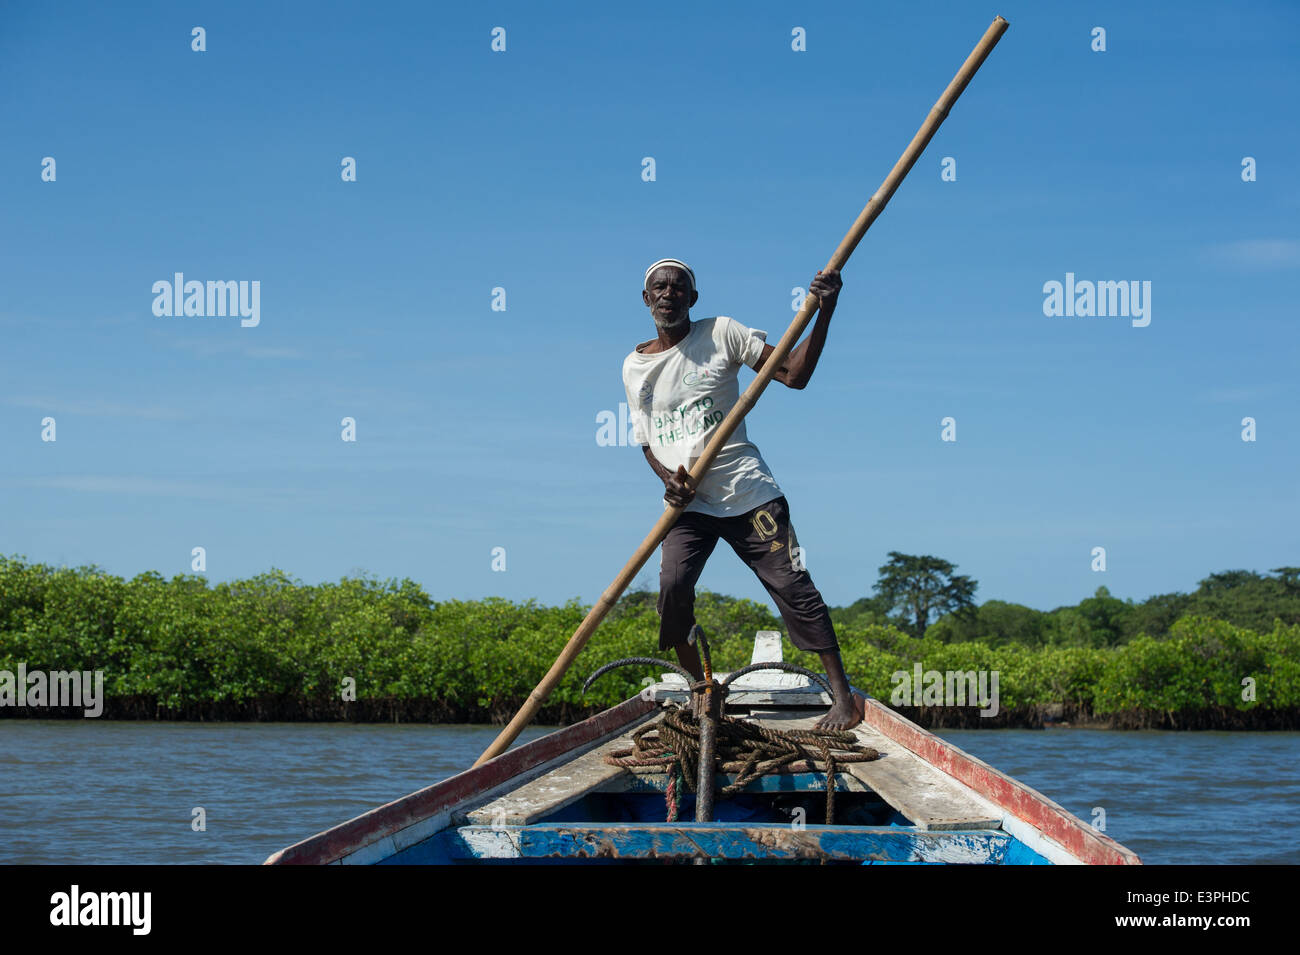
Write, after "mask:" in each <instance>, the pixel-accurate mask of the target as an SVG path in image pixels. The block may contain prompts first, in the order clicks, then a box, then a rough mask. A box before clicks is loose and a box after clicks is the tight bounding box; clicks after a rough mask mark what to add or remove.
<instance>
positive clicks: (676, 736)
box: [605, 704, 880, 825]
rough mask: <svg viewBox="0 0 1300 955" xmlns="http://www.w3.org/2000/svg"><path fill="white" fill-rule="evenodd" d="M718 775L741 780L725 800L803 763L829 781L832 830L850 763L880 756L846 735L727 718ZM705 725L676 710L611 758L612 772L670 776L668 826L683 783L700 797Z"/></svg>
mask: <svg viewBox="0 0 1300 955" xmlns="http://www.w3.org/2000/svg"><path fill="white" fill-rule="evenodd" d="M716 752H717V763H716V766H717V769H719V770H721V771H722V772H724V773H735V775H736V778H735V780H734V781H732V782H731V783H728V784H727V785H726V786H724V787H723V788H722V789H721V790H720V792H721V794H722V795H724V796H729V795H731V794H733V793H736V792H739V791H740V790H742V789H744V788H745V787H746V786H747V785H748V784H749V783H751V782H753V781H754V780H755V779H757V778H758V777H760V776H764V775H766V774H768V773H774V772H777V771H779V770H780V769H782V768H783V767H785V766H789V765H790V764H791V763H794V762H796V761H798V760H801V759H802V760H807V761H808V765H809V767H810V768H811V769H812V770H813V771H816V772H822V773H825V775H826V824H827V825H831V824H833V822H834V819H835V774H836V772H838V771H839V766H840V765H842V764H844V763H865V762H869V761H871V760H873V759H879V758H880V753H879V752H877V751H876V750H874V749H872V748H871V747H870V746H863V745H862V744H860V743H858V742H857V736H856V735H855V734H853V733H850V732H848V731H845V730H818V729H789V730H782V729H774V728H772V727H769V726H764V725H763V724H761V723H755V722H751V721H747V720H738V719H734V718H733V717H730V716H723V717H722V718H721V719H720V720H719V721H718V732H717V750H716ZM699 758H700V724H699V721H698V720H697V719H696V718H695V717H694V715H692V713H691V711H690V710H689V709H688V708H686V707H681V706H677V705H676V704H670V707H669V709H668V710H667V712H665V713H664V715H663V718H662V719H660V720H658V721H657V722H653V723H647V724H646V725H645V726H642V727H641V728H640V729H638V730H637V731H636V732H635V733H633V734H632V748H631V749H625V750H617V751H615V752H614V753H612V754H610V755H609V756H606V757H605V762H607V763H609V764H610V765H612V766H622V767H624V768H628V769H630V768H632V767H634V766H660V767H663V771H664V772H666V773H668V785H667V787H666V789H665V793H664V799H665V803H666V804H667V807H668V822H676V821H677V817H678V809H679V803H680V792H681V783H682V782H683V781H684V782H685V784H686V787H687V789H689V790H690V791H691V792H695V789H696V780H697V779H698V778H699Z"/></svg>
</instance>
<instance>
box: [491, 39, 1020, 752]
mask: <svg viewBox="0 0 1300 955" xmlns="http://www.w3.org/2000/svg"><path fill="white" fill-rule="evenodd" d="M1008 26H1009V24H1008V23H1007V21H1006V20H1004V19H1003V18H1002V17H995V18H994V20H993V22H992V23H991V24H990V25H989V28H988V29H987V30H985V31H984V36H983V37H982V38H981V39H980V41H979V43H977V44H976V45H975V49H974V50H972V51H971V54H970V56H968V57H966V62H965V63H963V64H962V65H961V69H960V70H958V71H957V75H956V76H954V77H953V80H952V82H951V83H949V84H948V88H947V89H945V90H944V91H943V95H942V96H940V97H939V99H938V101H937V102H936V103H935V104H934V106H932V107H931V108H930V112H929V114H928V115H927V116H926V118H925V122H924V123H922V124H921V128H920V129H918V130H917V132H916V135H915V136H913V137H912V141H911V143H909V144H908V146H907V149H906V150H905V151H904V152H903V155H902V156H901V157H900V158H899V160H898V162H896V163H895V164H894V168H893V169H891V170H890V171H889V175H888V176H886V177H885V181H884V182H883V183H881V186H880V188H879V189H877V190H876V192H875V194H874V195H873V196H872V197H871V199H870V200H869V201H868V202H867V204H866V206H865V207H864V208H863V210H862V212H861V213H859V214H858V218H857V220H856V221H855V222H854V223H853V227H852V228H851V229H849V232H848V235H846V236H845V237H844V238H843V240H842V241H841V242H840V244H839V247H838V248H837V249H836V250H835V254H834V255H832V256H831V258H830V261H829V262H827V263H826V268H827V269H842V268H843V267H844V263H846V262H847V261H848V260H849V256H850V255H852V254H853V250H854V249H855V248H857V246H858V243H859V242H860V241H862V237H863V236H864V235H866V233H867V229H869V228H871V223H873V222H875V221H876V217H877V216H879V215H880V213H881V212H882V211H884V208H885V204H886V203H888V202H889V200H890V198H891V197H892V196H893V195H894V193H895V191H897V189H898V187H899V185H900V184H901V183H902V182H903V179H904V177H906V176H907V174H908V172H910V171H911V169H912V167H913V166H914V165H915V164H916V161H917V159H919V158H920V156H921V153H922V152H924V151H925V147H926V146H927V145H928V144H929V142H930V140H931V139H933V138H934V134H935V132H936V131H937V130H938V129H939V126H940V124H941V123H943V121H944V119H946V118H947V116H948V111H949V110H950V109H952V104H953V103H955V102H956V101H957V97H959V96H960V95H961V94H962V91H963V90H964V89H966V86H967V84H968V83H970V81H971V78H972V77H974V75H975V72H976V71H977V70H978V69H979V68H980V66H981V65H982V64H983V63H984V61H985V60H986V59H987V58H988V55H989V54H990V53H991V52H992V51H993V47H995V46H996V45H997V42H998V40H1000V39H1001V38H1002V34H1003V33H1005V32H1006V30H1007V27H1008ZM819 304H820V303H819V302H818V300H817V296H816V295H813V294H812V293H809V294H808V295H807V296H806V297H805V298H804V302H803V307H802V308H800V309H799V314H797V315H796V316H795V317H794V321H793V322H791V323H790V327H789V328H788V329H786V332H785V334H784V335H783V336H782V337H781V341H780V343H779V344H778V345H777V346H776V349H775V350H774V351H773V352H772V354H771V355H769V356H768V359H767V361H766V362H764V363H763V367H762V369H761V370H760V371H759V373H758V376H757V377H756V378H755V379H754V381H753V383H752V384H750V386H749V387H748V388H747V389H745V393H744V394H743V395H741V396H740V399H739V400H738V401H737V402H736V404H735V406H734V407H733V408H732V409H731V412H730V413H729V414H728V415H727V416H726V418H724V419H723V420H722V423H721V424H720V425H719V426H718V427H717V429H716V430H715V431H714V432H713V437H712V438H711V439H710V441H709V443H708V444H707V445H705V448H704V453H703V454H701V455H700V457H699V460H697V461H696V462H695V465H694V466H693V467H692V468H691V486H692V487H698V486H699V483H700V479H701V478H702V477H704V475H705V474H707V473H708V470H709V468H710V467H712V466H713V459H714V458H716V457H717V456H718V452H719V451H720V450H721V449H722V446H723V445H724V444H726V442H727V440H728V439H729V438H730V437H731V433H732V432H733V431H735V430H736V426H737V425H738V424H740V421H741V419H742V418H744V417H745V415H746V414H748V413H749V411H750V409H751V408H753V407H754V405H755V404H756V403H757V402H758V398H759V395H761V394H762V393H763V389H765V388H766V387H767V385H768V383H769V382H770V381H771V380H772V376H773V375H775V374H776V372H777V370H778V369H779V368H780V367H781V365H782V364H783V363H784V362H785V359H786V356H787V355H789V354H790V350H791V349H792V348H794V346H795V343H796V342H797V341H799V336H801V335H802V334H803V333H804V329H805V328H807V327H808V323H809V322H810V321H811V320H812V317H813V315H814V313H816V311H817V308H818V306H819ZM683 510H684V508H681V507H676V506H674V505H671V504H670V505H668V507H667V508H666V509H665V510H664V513H663V516H662V517H660V518H659V520H658V521H657V522H656V523H655V526H654V528H653V529H651V531H650V533H649V534H647V535H646V538H645V540H643V541H642V542H641V546H640V547H638V548H637V550H636V553H635V554H633V555H632V557H631V559H629V560H628V562H627V563H626V564H624V565H623V569H622V570H621V571H619V574H618V576H617V577H615V578H614V582H613V583H611V584H610V585H609V586H608V587H606V588H605V592H604V593H603V594H601V595H600V599H599V600H597V601H596V603H595V604H594V605H593V606H592V608H591V610H590V612H589V613H588V614H587V616H586V617H585V618H584V619H583V621H582V623H581V624H579V626H578V629H577V630H575V631H574V633H573V636H572V637H570V638H569V642H568V643H567V644H565V646H564V649H563V650H562V651H560V655H559V656H558V657H557V658H556V660H555V663H554V664H552V666H551V668H550V669H549V670H548V671H546V676H544V677H542V682H540V683H538V684H537V687H536V688H535V689H534V690H533V692H531V693H529V694H528V699H527V700H526V701H525V702H524V705H523V706H522V707H520V709H519V712H518V713H516V714H515V717H514V719H512V720H511V721H510V723H509V724H508V725H507V726H506V728H505V729H503V730H502V731H501V734H500V735H499V736H497V738H496V739H495V740H493V741H492V745H491V746H489V747H488V748H487V749H486V750H484V751H483V755H482V756H480V757H479V758H478V760H477V761H476V762H475V763H474V765H475V766H477V765H479V764H480V763H484V762H486V761H487V760H489V759H492V758H493V757H494V756H499V755H500V754H501V753H504V752H505V751H506V750H507V749H508V748H509V746H510V744H511V743H513V742H514V741H515V738H516V737H517V736H518V735H519V733H520V732H521V731H522V730H523V728H524V727H525V726H527V725H528V724H529V723H530V722H531V721H532V719H533V717H534V716H536V715H537V711H538V710H539V709H541V706H542V704H543V703H544V702H545V701H546V698H547V697H548V696H550V695H551V692H552V691H553V690H554V689H555V687H556V686H558V685H559V682H560V680H561V679H562V678H563V676H564V674H565V672H566V671H567V670H568V669H569V666H570V664H572V663H573V661H574V659H575V658H576V657H577V656H578V654H579V653H580V652H581V651H582V648H583V647H585V646H586V645H587V641H588V640H589V639H590V638H591V635H592V634H593V633H594V632H595V631H596V628H597V627H598V626H600V622H601V621H602V620H604V619H605V615H606V614H607V613H609V611H610V609H611V608H613V606H614V604H615V603H616V602H617V601H618V598H619V597H620V596H622V594H623V591H624V590H626V589H627V588H628V585H629V584H631V583H632V579H633V578H634V577H636V575H637V572H638V571H639V570H640V569H641V568H642V567H643V566H644V565H645V562H646V561H647V560H649V559H650V555H651V554H652V553H654V550H655V548H656V547H658V546H659V544H660V542H661V541H663V539H664V537H666V536H667V534H668V531H669V529H670V528H671V527H672V526H673V524H675V523H676V522H677V518H678V517H679V516H681V513H682V511H683Z"/></svg>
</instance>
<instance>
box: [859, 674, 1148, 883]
mask: <svg viewBox="0 0 1300 955" xmlns="http://www.w3.org/2000/svg"><path fill="white" fill-rule="evenodd" d="M857 695H859V696H862V697H863V699H864V701H865V704H864V707H863V710H864V713H863V724H862V725H866V726H869V727H871V728H872V729H874V730H876V731H877V732H880V733H882V734H883V735H885V736H886V737H888V738H889V739H891V740H893V741H894V742H896V743H898V744H899V745H900V746H902V747H904V748H905V749H907V750H908V751H909V752H911V753H912V754H913V755H915V756H916V757H917V758H918V759H920V760H922V761H923V762H925V763H928V764H929V765H931V766H933V767H934V768H935V769H936V770H938V771H939V772H941V773H943V774H944V775H946V776H948V777H950V778H952V779H955V780H957V781H958V782H960V783H962V784H964V785H966V786H968V787H970V788H971V789H972V790H974V792H975V793H976V794H977V795H979V796H981V797H983V798H984V799H987V800H988V801H989V802H991V803H993V804H994V805H995V806H997V807H998V808H999V809H1002V810H1003V811H1005V812H1007V813H1008V814H1010V815H1011V816H1013V817H1014V818H1016V819H1018V820H1020V821H1021V822H1023V823H1025V824H1026V825H1029V826H1031V827H1033V828H1034V829H1035V830H1037V831H1038V832H1040V833H1042V835H1044V836H1046V837H1047V838H1049V839H1051V840H1052V841H1054V842H1056V843H1057V844H1058V845H1060V847H1061V848H1062V849H1064V850H1065V852H1067V853H1068V854H1069V855H1071V856H1073V857H1074V858H1075V859H1077V860H1078V861H1079V862H1082V863H1084V864H1086V865H1142V860H1141V859H1140V858H1139V857H1138V854H1137V853H1136V852H1134V851H1133V850H1132V849H1128V848H1126V847H1125V846H1122V845H1120V844H1119V843H1118V842H1116V841H1115V840H1114V839H1112V838H1111V837H1110V836H1108V835H1106V834H1105V833H1102V832H1100V831H1098V830H1097V829H1094V828H1093V827H1092V826H1090V825H1089V824H1088V823H1086V822H1084V821H1083V820H1082V819H1080V818H1079V817H1078V816H1076V815H1074V814H1073V813H1071V812H1069V811H1068V810H1067V809H1065V808H1064V807H1063V806H1061V805H1059V804H1057V803H1055V802H1053V801H1052V800H1050V799H1048V798H1047V797H1046V796H1044V795H1043V794H1042V793H1040V792H1038V790H1036V789H1034V788H1032V787H1030V786H1026V785H1025V784H1024V783H1022V782H1020V781H1019V780H1018V779H1015V778H1013V777H1011V776H1008V775H1007V774H1006V773H1004V772H1002V771H1001V770H999V769H997V768H995V767H993V766H990V765H989V764H988V763H986V762H984V761H983V760H982V759H979V758H977V757H975V756H972V755H971V754H970V753H967V752H966V751H965V750H963V749H961V748H960V747H958V746H956V745H954V744H952V743H950V742H948V741H947V740H945V739H943V738H942V737H939V736H936V735H935V734H934V733H931V732H930V731H929V730H927V729H924V728H922V727H921V726H919V725H918V724H916V723H913V722H912V721H911V720H909V719H908V718H907V717H905V716H903V715H902V714H900V713H896V712H894V711H893V710H891V709H890V708H889V707H887V706H886V705H885V704H883V703H881V702H880V701H879V700H877V699H876V698H875V697H871V696H866V695H865V694H861V693H859V694H857ZM1003 827H1004V828H1005V823H1004V826H1003ZM1022 841H1023V840H1022Z"/></svg>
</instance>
